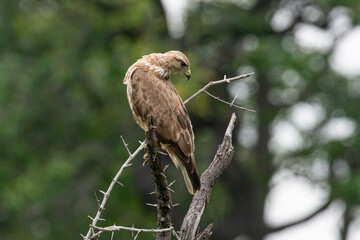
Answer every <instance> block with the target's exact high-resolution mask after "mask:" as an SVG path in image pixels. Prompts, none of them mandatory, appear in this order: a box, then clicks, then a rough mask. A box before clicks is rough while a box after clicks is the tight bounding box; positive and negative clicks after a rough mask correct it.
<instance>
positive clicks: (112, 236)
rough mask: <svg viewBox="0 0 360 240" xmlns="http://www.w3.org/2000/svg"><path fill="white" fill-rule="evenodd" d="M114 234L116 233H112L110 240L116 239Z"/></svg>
mask: <svg viewBox="0 0 360 240" xmlns="http://www.w3.org/2000/svg"><path fill="white" fill-rule="evenodd" d="M114 234H115V232H112V233H111V239H110V240H113V239H114Z"/></svg>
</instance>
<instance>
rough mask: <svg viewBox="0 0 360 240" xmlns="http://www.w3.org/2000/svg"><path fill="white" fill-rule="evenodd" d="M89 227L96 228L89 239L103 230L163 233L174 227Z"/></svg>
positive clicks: (97, 235)
mask: <svg viewBox="0 0 360 240" xmlns="http://www.w3.org/2000/svg"><path fill="white" fill-rule="evenodd" d="M90 227H91V228H93V229H96V230H98V232H97V233H96V234H94V235H93V236H91V238H90V239H94V238H96V237H99V236H100V235H101V234H102V233H103V232H118V231H122V230H126V231H131V232H136V233H137V234H139V233H141V232H144V233H164V232H170V233H171V231H172V230H173V229H174V228H173V227H169V228H163V229H145V228H135V227H124V226H116V225H113V226H108V227H98V226H96V225H90Z"/></svg>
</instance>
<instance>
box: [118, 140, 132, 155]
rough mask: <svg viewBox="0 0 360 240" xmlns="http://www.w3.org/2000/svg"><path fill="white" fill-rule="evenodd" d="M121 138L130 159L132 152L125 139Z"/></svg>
mask: <svg viewBox="0 0 360 240" xmlns="http://www.w3.org/2000/svg"><path fill="white" fill-rule="evenodd" d="M120 138H121V140H122V142H123V144H124V146H125V148H126V151H127V152H128V154H129V157H131V152H130V149H129V147H128V144H127V143H126V142H125V140H124V138H123V136H122V135H120Z"/></svg>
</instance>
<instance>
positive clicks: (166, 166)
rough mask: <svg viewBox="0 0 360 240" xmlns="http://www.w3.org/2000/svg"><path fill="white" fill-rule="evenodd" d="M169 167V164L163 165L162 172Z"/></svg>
mask: <svg viewBox="0 0 360 240" xmlns="http://www.w3.org/2000/svg"><path fill="white" fill-rule="evenodd" d="M169 166H170V165H169V164H167V165H165V167H164V169H163V172H165V171H166V170H167V169H168V168H169Z"/></svg>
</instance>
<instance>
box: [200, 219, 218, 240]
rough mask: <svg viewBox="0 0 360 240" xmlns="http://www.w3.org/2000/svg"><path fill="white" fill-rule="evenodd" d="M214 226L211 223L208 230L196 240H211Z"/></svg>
mask: <svg viewBox="0 0 360 240" xmlns="http://www.w3.org/2000/svg"><path fill="white" fill-rule="evenodd" d="M213 226H214V224H213V223H210V224H209V225H208V226H207V227H206V228H205V230H204V231H203V232H202V233H200V234H199V236H198V237H197V238H196V240H207V239H209V237H210V236H211V234H212V231H211V230H212V228H213Z"/></svg>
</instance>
